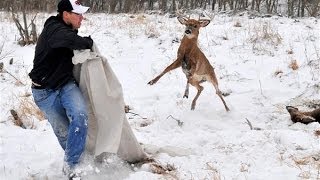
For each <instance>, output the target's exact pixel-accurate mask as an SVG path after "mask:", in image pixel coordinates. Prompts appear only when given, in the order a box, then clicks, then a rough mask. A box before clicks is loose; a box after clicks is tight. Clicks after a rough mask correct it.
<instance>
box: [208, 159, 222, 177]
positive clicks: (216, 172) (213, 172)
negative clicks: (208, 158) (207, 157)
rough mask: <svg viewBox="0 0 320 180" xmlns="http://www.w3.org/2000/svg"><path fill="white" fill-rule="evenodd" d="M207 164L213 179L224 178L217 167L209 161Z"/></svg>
mask: <svg viewBox="0 0 320 180" xmlns="http://www.w3.org/2000/svg"><path fill="white" fill-rule="evenodd" d="M206 165H207V170H209V171H210V172H211V177H210V178H209V179H212V180H221V179H222V177H221V174H220V172H219V171H218V170H217V168H215V167H214V166H213V165H212V164H210V163H209V162H207V163H206Z"/></svg>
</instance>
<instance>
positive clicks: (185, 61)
mask: <svg viewBox="0 0 320 180" xmlns="http://www.w3.org/2000/svg"><path fill="white" fill-rule="evenodd" d="M178 21H179V22H180V23H181V24H183V25H185V26H186V29H185V34H184V36H183V38H182V41H181V44H180V47H179V49H178V54H177V56H178V57H177V59H176V60H175V61H174V62H173V63H172V64H170V65H169V66H168V67H167V68H166V69H165V70H164V71H163V72H162V73H161V74H160V75H158V76H157V77H155V78H154V79H153V80H151V81H150V82H148V84H150V85H153V84H155V83H156V82H157V81H158V80H159V79H160V78H161V77H162V76H163V75H165V74H166V73H167V72H169V71H171V70H173V69H176V68H178V67H180V66H181V67H182V70H183V72H184V73H185V75H186V77H187V85H186V89H185V92H184V96H183V97H186V98H188V96H189V84H191V85H192V86H194V87H195V88H197V90H198V92H197V95H196V96H195V97H194V99H193V101H192V105H191V110H194V109H195V106H196V102H197V99H198V97H199V96H200V94H201V92H202V90H203V87H202V86H200V83H202V82H205V81H209V82H211V83H212V84H213V86H214V88H215V90H216V94H217V95H218V96H219V97H220V99H221V100H222V102H223V104H224V107H225V109H226V111H229V108H228V106H227V105H226V102H225V101H224V99H223V97H222V93H221V91H220V90H219V87H218V80H217V77H216V74H215V72H214V68H213V67H212V66H211V64H210V63H209V61H208V59H207V58H206V56H205V55H204V54H203V52H202V51H201V50H200V48H199V47H198V42H197V41H198V36H199V29H200V27H206V26H207V25H208V24H209V23H210V20H207V19H202V20H201V19H200V18H199V20H195V19H189V18H186V17H181V16H180V17H178Z"/></svg>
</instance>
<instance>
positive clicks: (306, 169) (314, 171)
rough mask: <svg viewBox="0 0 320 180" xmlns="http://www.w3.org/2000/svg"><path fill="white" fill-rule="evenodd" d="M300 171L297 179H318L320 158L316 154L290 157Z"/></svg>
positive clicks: (319, 177) (319, 176) (319, 175)
mask: <svg viewBox="0 0 320 180" xmlns="http://www.w3.org/2000/svg"><path fill="white" fill-rule="evenodd" d="M290 158H291V159H292V160H293V162H294V163H295V165H296V166H297V167H298V168H299V169H300V170H301V172H300V173H299V175H298V177H300V178H303V179H317V180H318V179H320V156H319V155H318V154H314V155H309V156H305V157H300V158H297V157H294V156H293V155H292V156H291V157H290Z"/></svg>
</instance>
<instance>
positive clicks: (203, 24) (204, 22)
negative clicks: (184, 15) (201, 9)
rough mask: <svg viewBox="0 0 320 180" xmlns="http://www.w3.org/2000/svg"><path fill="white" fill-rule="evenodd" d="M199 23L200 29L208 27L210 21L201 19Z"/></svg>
mask: <svg viewBox="0 0 320 180" xmlns="http://www.w3.org/2000/svg"><path fill="white" fill-rule="evenodd" d="M199 22H200V26H201V27H206V26H208V24H209V23H210V20H208V19H203V20H200V21H199Z"/></svg>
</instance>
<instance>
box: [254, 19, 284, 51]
mask: <svg viewBox="0 0 320 180" xmlns="http://www.w3.org/2000/svg"><path fill="white" fill-rule="evenodd" d="M249 42H251V43H252V45H253V47H252V49H253V52H254V53H256V54H261V55H263V54H269V55H273V54H274V53H273V51H274V50H275V49H277V47H278V46H279V45H280V44H281V43H282V37H281V35H280V34H279V33H278V31H277V29H276V28H274V27H272V26H271V23H270V22H262V23H260V24H255V25H254V26H253V27H252V29H250V32H249Z"/></svg>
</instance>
